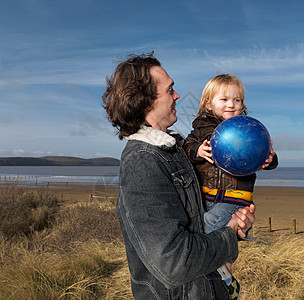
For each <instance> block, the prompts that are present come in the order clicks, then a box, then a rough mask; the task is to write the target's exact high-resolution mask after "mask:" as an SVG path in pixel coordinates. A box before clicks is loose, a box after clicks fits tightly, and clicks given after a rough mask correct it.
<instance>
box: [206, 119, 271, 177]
mask: <svg viewBox="0 0 304 300" xmlns="http://www.w3.org/2000/svg"><path fill="white" fill-rule="evenodd" d="M210 145H211V147H212V152H211V153H212V156H213V160H214V162H215V164H216V165H217V166H218V167H219V168H221V169H222V170H224V171H226V172H228V173H230V174H232V175H236V176H245V175H249V174H252V173H255V172H256V171H257V170H259V169H260V168H261V167H262V165H263V164H264V163H265V160H266V159H267V158H268V156H269V154H270V151H271V139H270V135H269V133H268V131H267V129H266V127H265V126H264V125H263V124H262V123H261V122H260V121H258V120H256V119H254V118H252V117H248V116H236V117H232V118H230V119H227V120H225V121H223V122H222V123H220V124H219V125H218V126H217V127H216V128H215V130H214V132H213V134H212V136H211V140H210Z"/></svg>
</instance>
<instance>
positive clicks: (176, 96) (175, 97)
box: [174, 91, 180, 101]
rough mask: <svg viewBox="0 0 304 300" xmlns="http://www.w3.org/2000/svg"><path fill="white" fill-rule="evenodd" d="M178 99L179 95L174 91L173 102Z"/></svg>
mask: <svg viewBox="0 0 304 300" xmlns="http://www.w3.org/2000/svg"><path fill="white" fill-rule="evenodd" d="M179 98H180V96H179V94H178V93H177V92H175V91H174V100H175V101H176V100H178V99H179Z"/></svg>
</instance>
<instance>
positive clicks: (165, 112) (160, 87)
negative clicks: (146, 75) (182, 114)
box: [146, 66, 179, 131]
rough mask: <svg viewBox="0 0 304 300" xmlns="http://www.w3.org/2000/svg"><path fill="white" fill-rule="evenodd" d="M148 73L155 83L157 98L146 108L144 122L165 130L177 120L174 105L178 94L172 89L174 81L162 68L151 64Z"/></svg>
mask: <svg viewBox="0 0 304 300" xmlns="http://www.w3.org/2000/svg"><path fill="white" fill-rule="evenodd" d="M150 74H151V76H152V78H153V80H154V82H155V83H156V88H157V99H156V100H155V101H154V102H153V104H152V105H151V107H149V108H148V109H147V113H146V122H147V123H148V124H150V125H151V126H152V127H153V128H155V129H159V130H161V131H166V130H167V128H168V127H170V126H171V125H173V124H174V123H175V122H176V121H177V117H176V109H175V105H176V100H177V99H179V95H178V94H177V93H176V92H175V91H174V89H173V85H174V81H173V80H172V78H170V77H169V75H168V74H167V72H166V71H165V70H164V69H163V68H161V67H159V66H153V67H151V69H150Z"/></svg>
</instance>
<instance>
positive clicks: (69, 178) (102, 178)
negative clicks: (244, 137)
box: [0, 166, 304, 187]
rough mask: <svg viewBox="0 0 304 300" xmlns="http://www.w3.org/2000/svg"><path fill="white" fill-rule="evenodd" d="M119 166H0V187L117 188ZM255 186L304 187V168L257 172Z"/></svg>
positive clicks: (280, 168)
mask: <svg viewBox="0 0 304 300" xmlns="http://www.w3.org/2000/svg"><path fill="white" fill-rule="evenodd" d="M118 182H119V166H33V167H32V166H31V167H30V166H22V167H21V166H1V167H0V184H8V183H20V184H26V185H33V186H49V185H54V184H59V185H60V184H61V185H62V186H64V185H65V186H67V185H69V186H71V185H73V184H77V185H79V184H81V185H97V186H102V185H113V186H115V185H118ZM256 185H257V186H280V187H304V168H303V167H297V168H296V167H293V168H292V167H278V168H276V169H274V170H269V171H261V172H257V182H256Z"/></svg>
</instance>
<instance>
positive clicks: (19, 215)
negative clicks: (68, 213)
mask: <svg viewBox="0 0 304 300" xmlns="http://www.w3.org/2000/svg"><path fill="white" fill-rule="evenodd" d="M0 206H1V210H0V220H1V222H0V234H2V236H3V237H5V238H7V239H11V238H15V237H18V236H21V235H26V236H29V235H30V234H31V233H33V232H34V231H40V230H42V229H44V228H47V227H49V226H50V224H51V221H52V220H53V219H54V217H55V215H56V213H57V211H58V208H59V204H58V200H57V197H55V196H54V195H52V194H50V193H48V192H47V191H46V190H44V189H39V190H29V189H25V188H22V187H9V188H3V189H1V190H0Z"/></svg>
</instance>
